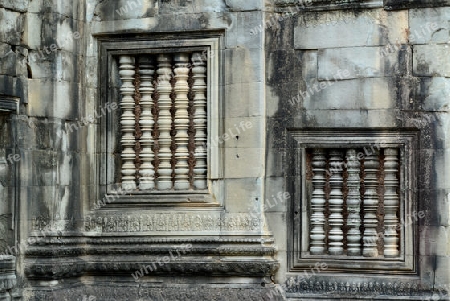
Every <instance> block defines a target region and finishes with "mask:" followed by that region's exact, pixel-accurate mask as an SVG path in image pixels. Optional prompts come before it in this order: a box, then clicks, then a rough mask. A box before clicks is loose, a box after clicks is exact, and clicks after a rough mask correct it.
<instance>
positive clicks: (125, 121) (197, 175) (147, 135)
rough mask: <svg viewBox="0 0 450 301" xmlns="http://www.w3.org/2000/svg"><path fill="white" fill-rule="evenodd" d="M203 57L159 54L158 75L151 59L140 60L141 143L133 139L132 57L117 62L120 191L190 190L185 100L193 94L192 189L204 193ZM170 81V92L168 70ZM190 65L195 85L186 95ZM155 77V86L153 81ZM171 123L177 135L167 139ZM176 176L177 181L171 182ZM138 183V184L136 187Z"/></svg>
mask: <svg viewBox="0 0 450 301" xmlns="http://www.w3.org/2000/svg"><path fill="white" fill-rule="evenodd" d="M200 57H201V53H176V54H173V55H171V54H159V55H157V56H156V63H157V66H156V69H155V66H154V63H153V58H152V57H150V56H139V57H138V64H139V77H140V85H139V94H140V95H141V98H140V100H138V101H139V104H140V107H141V114H140V117H139V125H140V129H141V132H142V135H141V137H140V138H139V139H137V138H136V136H135V122H136V115H135V113H134V108H135V99H134V97H133V96H134V95H135V87H134V85H133V82H134V77H135V57H132V56H121V57H120V59H119V75H120V78H121V80H122V85H121V88H120V92H121V95H122V99H121V102H120V106H121V109H122V116H121V120H120V123H121V129H122V139H121V145H122V154H121V157H122V169H121V172H122V187H123V188H124V189H136V188H137V185H136V184H138V185H139V189H140V190H152V189H157V190H168V189H176V190H186V189H190V188H191V183H190V182H189V172H190V170H189V169H190V166H189V164H188V159H189V151H188V143H189V135H188V128H189V114H188V107H189V99H188V93H189V92H191V93H192V94H193V106H194V112H195V113H194V116H193V123H194V129H195V138H194V139H195V152H194V157H195V160H196V161H195V167H193V168H192V167H191V168H192V169H193V183H192V186H193V188H194V189H206V185H207V184H206V172H207V165H206V164H207V163H206V156H207V154H206V148H205V147H204V146H205V143H206V122H207V115H206V81H205V78H206V64H205V61H203V60H202V59H200ZM173 63H174V68H173V73H174V75H173V77H174V78H175V85H174V87H172V84H171V82H170V81H171V78H172V64H173ZM191 63H192V66H193V67H192V69H191V70H192V78H193V84H192V87H191V90H190V87H189V84H188V79H189V70H190V69H189V66H190V64H191ZM155 72H156V75H157V78H156V81H155V83H156V84H155V86H153V82H152V81H153V79H154V76H155ZM155 94H158V106H159V116H157V118H155V116H153V114H152V108H153V106H154V100H153V97H154V96H155ZM171 95H173V97H175V99H174V109H175V118H174V120H173V121H172V116H171V112H170V110H171V108H172V99H171ZM155 119H156V120H157V124H158V128H159V138H158V143H159V153H158V159H159V165H158V178H157V180H156V181H155V167H154V166H153V163H152V162H153V160H154V159H155V155H154V152H153V150H152V149H153V145H154V142H155V141H154V139H153V137H152V130H153V128H154V124H155ZM172 122H173V123H174V127H175V130H176V135H175V136H174V137H172V136H171V134H170V132H171V129H172ZM172 139H174V140H175V145H176V150H175V153H174V157H175V160H176V164H175V168H174V170H172V165H171V160H172V151H171V149H170V147H171V144H172ZM138 141H139V143H140V145H141V147H142V150H141V151H140V153H139V158H140V159H141V161H142V164H141V165H140V167H139V181H137V180H136V176H135V175H136V166H135V163H134V161H135V158H136V153H135V145H136V143H137V142H138ZM173 171H174V174H175V177H174V179H173V178H172V172H173ZM137 182H138V183H137Z"/></svg>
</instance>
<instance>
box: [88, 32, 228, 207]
mask: <svg viewBox="0 0 450 301" xmlns="http://www.w3.org/2000/svg"><path fill="white" fill-rule="evenodd" d="M222 40H223V34H222V33H221V32H211V33H179V34H152V35H151V36H150V35H149V36H144V37H142V36H139V37H133V36H132V37H130V36H126V35H121V36H119V37H98V42H99V52H98V56H99V66H100V67H99V92H100V94H99V95H100V96H99V101H98V103H97V108H98V110H99V111H100V110H101V108H105V106H106V104H107V103H113V102H115V103H116V104H117V106H118V109H117V110H113V111H109V110H108V112H107V115H106V118H101V119H100V126H99V128H98V132H97V136H98V137H100V139H99V141H98V142H97V145H96V148H97V150H98V152H99V153H100V157H99V160H97V171H98V181H99V185H98V190H97V191H96V192H95V193H94V195H96V196H97V197H96V198H95V200H91V204H90V206H91V208H95V206H94V203H93V202H95V201H96V200H100V199H102V198H105V196H106V195H112V196H114V195H115V196H117V194H116V193H115V184H117V183H115V182H116V181H115V173H117V170H118V168H119V169H120V167H118V166H116V164H115V160H114V158H113V153H114V151H116V150H117V143H119V142H120V141H119V140H118V136H117V133H119V132H120V116H119V114H118V113H119V112H120V111H121V110H120V105H119V103H120V93H118V90H117V87H114V83H112V81H111V80H113V81H114V80H117V76H118V69H117V67H118V66H117V63H118V57H119V56H120V55H143V54H151V55H154V54H161V53H179V52H186V51H188V52H193V51H196V52H197V51H200V52H202V51H207V52H206V53H208V55H207V61H206V64H207V74H206V80H207V120H208V122H207V139H208V142H210V141H211V139H212V137H218V136H219V133H220V130H219V129H220V128H221V127H223V123H222V122H221V120H222V118H221V115H222V110H221V109H220V108H221V107H222V87H223V85H222V78H223V77H222V72H221V69H220V66H221V64H220V61H222V49H221V47H222V45H223V41H222ZM211 54H212V55H211ZM112 77H115V78H112ZM208 145H210V144H208ZM222 161H223V149H222V148H221V147H220V145H219V146H214V145H211V146H210V147H208V149H207V166H208V171H207V182H208V189H207V190H201V191H196V190H190V191H174V190H168V191H158V190H153V191H143V192H140V191H137V190H136V191H130V192H129V193H126V194H121V195H120V196H119V197H111V198H109V199H108V202H107V203H106V204H104V205H103V206H101V207H100V208H99V209H112V208H130V205H132V204H134V205H139V206H144V207H147V206H151V207H153V206H156V207H159V206H182V207H183V206H184V207H193V206H194V207H195V206H200V207H218V206H222V205H223V199H222V197H221V196H223V193H222V191H223V189H224V183H223V181H222V180H220V179H222V178H223V175H222V170H223V168H221V162H222ZM132 207H134V206H132ZM132 207H131V208H132Z"/></svg>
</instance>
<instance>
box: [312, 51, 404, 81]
mask: <svg viewBox="0 0 450 301" xmlns="http://www.w3.org/2000/svg"><path fill="white" fill-rule="evenodd" d="M395 47H397V46H395ZM388 50H389V49H386V47H357V48H332V49H323V50H319V53H318V69H319V72H318V78H319V79H320V80H325V79H327V78H328V79H332V78H334V77H337V76H338V75H339V74H342V73H344V72H345V74H344V75H343V78H344V79H352V78H364V77H383V76H392V75H395V74H396V73H400V74H402V73H403V72H402V71H404V70H402V69H404V68H402V67H400V66H399V64H400V63H404V62H400V63H399V62H398V56H399V51H392V52H390V51H388ZM393 50H394V48H393ZM398 50H400V49H398ZM403 51H404V50H403Z"/></svg>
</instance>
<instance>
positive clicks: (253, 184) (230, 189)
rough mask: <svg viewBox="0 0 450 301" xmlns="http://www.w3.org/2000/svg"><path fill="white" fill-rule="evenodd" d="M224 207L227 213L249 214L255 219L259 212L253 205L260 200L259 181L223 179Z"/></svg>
mask: <svg viewBox="0 0 450 301" xmlns="http://www.w3.org/2000/svg"><path fill="white" fill-rule="evenodd" d="M224 181H225V207H226V210H227V212H250V213H253V214H254V216H255V217H259V216H260V212H259V211H258V212H257V211H256V210H255V205H256V204H260V203H259V200H261V179H260V178H245V179H225V180H224Z"/></svg>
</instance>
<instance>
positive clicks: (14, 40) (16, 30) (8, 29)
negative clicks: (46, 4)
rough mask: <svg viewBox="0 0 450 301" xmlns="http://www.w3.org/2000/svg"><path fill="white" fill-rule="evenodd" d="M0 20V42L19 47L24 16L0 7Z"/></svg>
mask: <svg viewBox="0 0 450 301" xmlns="http://www.w3.org/2000/svg"><path fill="white" fill-rule="evenodd" d="M0 20H2V30H1V31H0V42H4V43H8V44H12V45H20V41H21V39H22V34H23V28H24V25H25V24H24V21H25V15H24V14H21V13H19V12H14V11H11V10H8V9H5V8H1V7H0Z"/></svg>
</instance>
